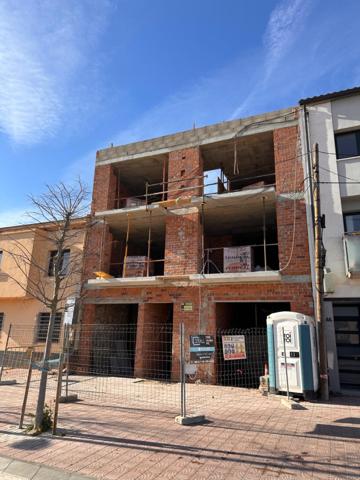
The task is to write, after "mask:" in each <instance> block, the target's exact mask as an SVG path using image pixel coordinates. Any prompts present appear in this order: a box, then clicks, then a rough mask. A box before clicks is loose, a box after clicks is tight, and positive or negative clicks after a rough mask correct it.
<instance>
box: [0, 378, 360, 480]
mask: <svg viewBox="0 0 360 480" xmlns="http://www.w3.org/2000/svg"><path fill="white" fill-rule="evenodd" d="M202 387H203V390H202V391H203V395H204V410H206V412H205V413H206V414H207V420H208V422H207V423H206V424H204V425H201V426H192V427H189V426H188V427H186V426H180V425H178V424H176V423H175V422H174V414H172V413H169V412H166V413H164V412H163V413H162V412H161V411H160V410H161V409H160V408H159V407H160V405H159V404H157V405H156V410H155V409H154V410H151V409H149V408H146V409H145V408H141V407H139V405H136V407H135V408H132V407H131V402H129V405H124V404H120V403H118V404H113V405H110V404H109V403H106V404H101V403H99V402H95V401H91V402H90V401H89V400H86V399H84V400H82V401H80V402H78V403H76V404H63V405H61V409H60V433H61V435H59V436H57V437H53V436H51V435H50V434H45V435H42V436H39V437H31V438H30V437H26V436H24V434H23V433H21V432H20V431H19V430H18V428H17V423H18V418H19V405H20V404H21V395H22V391H23V386H22V385H18V386H16V387H9V386H1V387H0V388H1V392H0V393H1V394H0V442H1V455H4V456H6V457H10V458H12V459H18V460H22V461H26V462H35V463H36V464H38V465H43V466H48V467H55V468H60V469H62V470H63V471H64V472H68V473H76V474H81V475H87V476H90V477H96V478H106V479H109V480H110V479H114V480H115V479H122V480H126V479H139V480H140V479H162V478H164V479H171V478H176V479H180V480H187V479H191V478H197V479H200V480H205V479H232V478H236V479H246V480H252V479H259V478H262V479H264V478H265V479H275V478H276V479H279V478H280V479H298V478H299V479H300V478H301V479H319V480H320V479H327V480H329V479H355V478H359V472H360V398H359V397H357V398H356V397H353V398H351V397H338V398H335V399H333V401H332V403H331V404H321V403H303V404H302V406H303V409H301V410H289V409H287V408H286V407H284V406H283V405H281V402H280V399H279V398H276V397H270V398H267V397H263V396H261V395H260V394H259V393H258V392H256V391H249V390H241V389H236V388H226V387H214V386H202ZM33 398H34V392H32V399H33ZM210 400H211V401H210ZM31 401H33V400H31ZM8 473H11V472H8ZM14 474H16V472H14ZM4 478H6V477H4ZM49 478H52V477H49ZM64 478H65V477H64ZM67 478H68V477H67Z"/></svg>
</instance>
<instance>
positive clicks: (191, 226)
mask: <svg viewBox="0 0 360 480" xmlns="http://www.w3.org/2000/svg"><path fill="white" fill-rule="evenodd" d="M189 212H191V213H189ZM201 237H202V225H201V223H200V213H199V211H198V209H197V208H191V209H189V208H187V209H181V210H180V209H179V210H175V211H172V212H169V214H168V215H167V217H166V233H165V275H186V274H190V273H198V272H199V271H200V263H201Z"/></svg>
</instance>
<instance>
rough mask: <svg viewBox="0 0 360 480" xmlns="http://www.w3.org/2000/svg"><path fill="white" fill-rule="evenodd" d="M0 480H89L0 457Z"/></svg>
mask: <svg viewBox="0 0 360 480" xmlns="http://www.w3.org/2000/svg"><path fill="white" fill-rule="evenodd" d="M0 479H1V480H24V479H26V480H27V479H29V480H30V479H31V480H90V477H86V476H84V475H79V474H77V473H69V472H64V471H62V470H59V469H57V468H49V467H46V466H44V465H39V464H36V463H32V462H22V461H21V460H13V459H12V458H8V457H3V456H1V455H0Z"/></svg>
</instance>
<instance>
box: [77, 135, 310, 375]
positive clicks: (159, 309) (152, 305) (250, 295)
mask: <svg viewBox="0 0 360 480" xmlns="http://www.w3.org/2000/svg"><path fill="white" fill-rule="evenodd" d="M273 140H274V154H275V173H276V195H277V202H276V216H277V233H278V247H279V261H280V269H283V271H282V277H283V279H282V280H280V281H278V282H276V283H265V282H264V283H248V284H245V283H241V284H240V283H239V284H226V285H224V284H220V283H219V284H212V285H211V286H209V285H208V286H201V288H200V287H199V286H186V282H185V284H183V286H173V285H171V283H169V286H155V287H145V286H144V287H141V288H140V287H136V288H135V287H121V288H120V287H117V288H107V289H98V290H88V292H87V299H86V302H87V303H86V304H85V305H84V308H83V314H82V322H83V323H84V324H87V325H89V324H92V323H94V322H95V317H96V315H95V309H96V306H95V305H94V304H92V303H91V302H94V303H95V302H96V303H101V302H102V301H104V300H105V299H106V301H107V302H109V303H111V299H116V301H117V302H119V299H120V301H121V299H122V298H123V299H124V302H125V301H126V302H128V303H129V302H131V303H136V304H139V309H138V338H137V341H136V357H135V374H136V375H139V376H141V374H142V373H143V370H144V365H145V364H146V363H147V362H148V361H149V360H148V354H147V350H146V348H147V347H146V345H145V344H144V338H143V326H144V325H145V324H146V323H155V324H157V323H159V324H161V322H163V320H164V311H163V310H164V308H165V307H164V306H162V305H159V304H169V303H170V304H173V337H172V357H173V362H172V376H173V378H176V377H177V375H178V357H179V337H178V335H179V323H180V321H184V323H185V328H186V338H187V339H188V335H189V334H198V333H208V334H212V333H214V332H215V330H216V327H217V321H219V320H221V318H222V317H224V318H225V317H226V306H224V307H223V308H221V307H219V306H218V308H217V303H219V302H242V301H244V302H264V301H266V302H289V303H290V305H291V310H293V311H298V312H302V313H304V314H308V315H313V305H312V290H311V283H310V264H309V253H308V242H307V227H306V214H305V205H304V200H303V198H302V197H301V192H302V186H303V183H302V181H303V172H302V167H301V157H300V156H299V153H298V152H299V150H298V142H299V139H298V129H297V127H286V128H281V129H277V130H275V131H274V135H273ZM295 171H296V183H295V181H294V173H295ZM202 173H203V162H202V158H201V152H200V149H199V148H198V147H194V148H188V149H185V150H179V151H175V152H170V154H169V164H168V175H169V176H168V179H169V180H174V179H180V180H181V179H182V178H184V181H183V182H179V185H178V187H179V188H181V187H182V188H186V187H189V186H190V187H192V186H194V189H191V190H184V192H181V191H180V192H179V191H177V192H174V193H170V194H169V195H168V198H177V197H179V196H191V195H199V194H201V193H202V188H201V184H202V183H201V179H193V180H186V177H187V178H188V177H194V176H200V175H202ZM171 185H177V184H169V189H170V190H171V189H172V188H174V189H175V188H176V189H177V187H172V186H171ZM294 187H295V190H296V192H298V194H299V193H300V194H299V195H298V197H296V198H295V199H294ZM114 192H115V183H114V173H113V170H112V168H111V166H109V165H106V166H99V167H97V168H96V174H95V183H94V199H93V211H101V210H106V209H108V208H111V207H110V205H111V202H112V201H113V195H114ZM294 208H295V214H296V215H295V236H294V242H293V232H294ZM104 228H105V227H104V226H101V227H97V228H96V229H94V230H93V231H92V233H91V234H90V237H89V240H88V243H89V245H91V246H92V247H94V246H95V248H96V247H98V248H99V249H100V250H101V248H102V249H103V254H102V257H101V258H102V260H101V265H99V267H97V266H96V265H95V263H94V260H92V263H91V262H90V261H88V265H87V268H86V272H87V276H88V278H89V277H90V276H91V272H92V271H94V270H95V269H98V268H100V267H101V269H105V271H106V267H107V265H108V262H109V261H110V253H111V252H110V251H107V250H106V248H105V247H104V245H105V244H104V243H102V239H103V238H104V236H108V237H109V236H110V235H111V233H110V232H109V231H108V230H107V229H105V230H104ZM202 228H203V226H202V224H201V218H200V214H199V211H198V208H194V207H187V208H181V209H177V210H175V211H171V210H169V211H168V213H167V216H166V237H165V272H164V274H165V276H170V277H171V276H177V275H188V274H194V273H199V272H200V271H201V266H202ZM219 235H221V232H219ZM207 241H208V245H207V246H209V247H211V246H217V240H216V239H214V240H212V239H208V240H207ZM224 241H225V244H226V245H231V238H230V237H229V236H226V237H224ZM108 244H110V242H108ZM101 245H102V246H103V247H101ZM226 245H225V246H226ZM222 246H224V244H223V245H222ZM285 279H286V281H284V280H285ZM199 299H200V302H199ZM184 302H192V304H193V311H191V312H183V311H182V310H181V304H182V303H184ZM225 323H226V322H225V320H224V322H223V325H225ZM240 327H241V326H240ZM186 346H187V345H186ZM154 368H155V366H154ZM202 368H203V376H205V377H206V376H207V375H208V376H209V377H211V378H214V368H215V367H214V366H212V365H211V364H208V365H207V366H205V367H202Z"/></svg>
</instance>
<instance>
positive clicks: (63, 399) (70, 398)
mask: <svg viewBox="0 0 360 480" xmlns="http://www.w3.org/2000/svg"><path fill="white" fill-rule="evenodd" d="M78 400H79V397H78V396H77V394H76V393H74V394H72V395H68V396H66V395H61V397H60V398H59V403H72V402H77V401H78Z"/></svg>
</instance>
